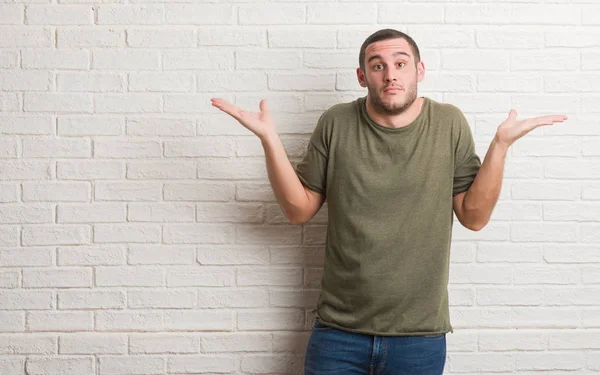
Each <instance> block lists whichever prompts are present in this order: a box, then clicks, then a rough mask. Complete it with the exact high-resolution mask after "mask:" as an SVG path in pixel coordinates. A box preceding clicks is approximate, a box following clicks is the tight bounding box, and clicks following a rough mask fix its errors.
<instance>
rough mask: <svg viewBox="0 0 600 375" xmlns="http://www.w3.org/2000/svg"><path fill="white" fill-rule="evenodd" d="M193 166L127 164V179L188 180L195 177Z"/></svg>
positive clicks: (169, 163)
mask: <svg viewBox="0 0 600 375" xmlns="http://www.w3.org/2000/svg"><path fill="white" fill-rule="evenodd" d="M195 166H196V163H195V162H188V161H160V162H158V161H155V162H142V161H139V162H129V163H127V178H128V179H133V180H147V179H169V180H172V179H175V180H178V179H179V180H180V179H190V178H195V177H196V171H195V170H194V169H195Z"/></svg>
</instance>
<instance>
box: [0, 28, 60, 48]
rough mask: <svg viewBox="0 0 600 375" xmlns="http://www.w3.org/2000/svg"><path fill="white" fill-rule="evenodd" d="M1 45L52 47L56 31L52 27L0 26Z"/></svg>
mask: <svg viewBox="0 0 600 375" xmlns="http://www.w3.org/2000/svg"><path fill="white" fill-rule="evenodd" d="M0 34H1V35H4V37H3V38H0V47H12V48H14V47H47V48H49V47H52V46H53V45H54V32H53V31H52V29H50V28H36V27H23V26H21V27H16V26H15V27H12V26H0Z"/></svg>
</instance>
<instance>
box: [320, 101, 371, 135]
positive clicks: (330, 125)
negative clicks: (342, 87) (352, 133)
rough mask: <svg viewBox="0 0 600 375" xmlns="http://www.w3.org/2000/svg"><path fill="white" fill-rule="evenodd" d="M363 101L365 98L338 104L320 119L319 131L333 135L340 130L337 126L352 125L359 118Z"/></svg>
mask: <svg viewBox="0 0 600 375" xmlns="http://www.w3.org/2000/svg"><path fill="white" fill-rule="evenodd" d="M361 99H363V98H358V99H356V100H353V101H351V102H346V103H338V104H335V105H333V106H331V107H329V108H328V109H327V110H325V112H323V114H322V115H321V117H320V118H319V121H318V123H317V129H318V130H319V131H321V132H325V133H328V134H329V135H331V133H332V132H334V131H335V130H336V129H339V128H340V127H339V126H336V124H344V125H347V124H349V123H351V121H352V119H356V118H357V114H358V113H359V108H360V107H359V106H360V105H361ZM344 127H345V126H344Z"/></svg>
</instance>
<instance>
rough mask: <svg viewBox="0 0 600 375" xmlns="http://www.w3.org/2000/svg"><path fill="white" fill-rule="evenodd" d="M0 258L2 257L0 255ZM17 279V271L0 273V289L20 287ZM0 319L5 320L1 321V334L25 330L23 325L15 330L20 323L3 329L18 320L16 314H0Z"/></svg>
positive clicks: (0, 254)
mask: <svg viewBox="0 0 600 375" xmlns="http://www.w3.org/2000/svg"><path fill="white" fill-rule="evenodd" d="M0 256H2V253H0ZM3 265H5V264H3ZM19 277H20V275H19V271H17V270H14V271H0V288H3V289H15V288H18V287H19V286H21V281H20V279H19ZM0 318H2V319H6V320H3V321H2V323H1V324H0V329H1V330H2V332H7V331H8V330H11V331H14V330H16V329H17V330H21V331H22V330H24V329H25V325H24V324H22V328H17V326H18V325H21V324H20V323H17V324H15V326H14V327H13V328H6V329H4V328H5V327H8V326H9V325H10V323H11V322H16V321H17V320H18V318H17V315H16V314H11V315H6V314H3V313H0Z"/></svg>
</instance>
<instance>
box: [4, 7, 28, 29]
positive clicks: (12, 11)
mask: <svg viewBox="0 0 600 375" xmlns="http://www.w3.org/2000/svg"><path fill="white" fill-rule="evenodd" d="M22 23H23V5H14V4H10V5H6V4H0V25H18V24H22Z"/></svg>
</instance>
